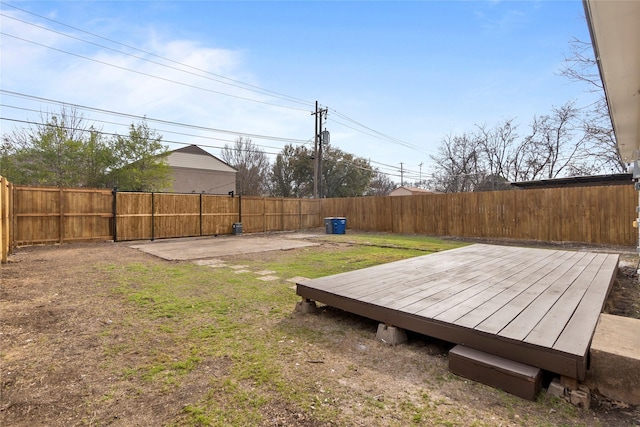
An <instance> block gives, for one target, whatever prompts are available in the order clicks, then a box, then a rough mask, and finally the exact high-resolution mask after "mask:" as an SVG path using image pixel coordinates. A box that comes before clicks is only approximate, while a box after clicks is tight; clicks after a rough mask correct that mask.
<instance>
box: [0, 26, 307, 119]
mask: <svg viewBox="0 0 640 427" xmlns="http://www.w3.org/2000/svg"><path fill="white" fill-rule="evenodd" d="M0 35H3V36H6V37H12V38H14V39H17V40H21V41H23V42H26V43H31V44H34V45H36V46H40V47H44V48H46V49H51V50H54V51H56V52H61V53H64V54H67V55H71V56H75V57H77V58H81V59H86V60H87V61H91V62H95V63H97V64H101V65H106V66H108V67H113V68H117V69H119V70H123V71H128V72H130V73H134V74H139V75H141V76H145V77H151V78H153V79H157V80H162V81H165V82H168V83H173V84H177V85H180V86H185V87H188V88H191V89H198V90H202V91H205V92H210V93H215V94H217V95H223V96H228V97H231V98H236V99H241V100H243V101H250V102H257V103H259V104H264V105H269V106H272V107H279V108H287V109H290V110H296V111H304V112H308V110H304V109H302V108H297V107H288V106H286V105H279V104H274V103H271V102H266V101H259V100H257V99H253V98H247V97H244V96H238V95H232V94H230V93H225V92H220V91H218V90H213V89H207V88H203V87H200V86H196V85H192V84H189V83H184V82H179V81H177V80H173V79H168V78H166V77H160V76H156V75H154V74H150V73H145V72H143V71H138V70H132V69H131V68H127V67H122V66H120V65H115V64H111V63H109V62H106V61H101V60H99V59H94V58H89V57H88V56H84V55H80V54H78V53H73V52H69V51H67V50H64V49H58V48H56V47H52V46H47V45H46V44H43V43H39V42H35V41H33V40H28V39H25V38H24V37H20V36H16V35H13V34H9V33H5V32H4V31H0Z"/></svg>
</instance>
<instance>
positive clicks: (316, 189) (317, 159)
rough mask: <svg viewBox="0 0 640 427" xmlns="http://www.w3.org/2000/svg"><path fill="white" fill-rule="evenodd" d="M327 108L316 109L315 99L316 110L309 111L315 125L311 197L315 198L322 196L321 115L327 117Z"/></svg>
mask: <svg viewBox="0 0 640 427" xmlns="http://www.w3.org/2000/svg"><path fill="white" fill-rule="evenodd" d="M328 111H329V109H328V108H324V109H322V110H318V101H316V111H315V112H314V113H311V115H313V116H315V119H316V123H315V124H316V127H315V137H314V141H315V142H314V150H313V198H314V199H317V198H318V196H320V197H322V144H323V141H322V115H323V114H324V116H325V118H326V117H327V113H328Z"/></svg>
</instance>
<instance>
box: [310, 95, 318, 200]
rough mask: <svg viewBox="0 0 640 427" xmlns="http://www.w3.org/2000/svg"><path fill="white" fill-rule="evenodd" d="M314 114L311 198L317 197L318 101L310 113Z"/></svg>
mask: <svg viewBox="0 0 640 427" xmlns="http://www.w3.org/2000/svg"><path fill="white" fill-rule="evenodd" d="M311 115H312V116H315V117H314V119H315V125H316V128H315V133H314V138H313V198H314V199H317V198H318V101H316V112H315V113H311Z"/></svg>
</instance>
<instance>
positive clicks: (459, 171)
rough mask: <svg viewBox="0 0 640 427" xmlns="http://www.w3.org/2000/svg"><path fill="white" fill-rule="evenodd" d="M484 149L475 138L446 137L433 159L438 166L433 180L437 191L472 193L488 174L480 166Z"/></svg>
mask: <svg viewBox="0 0 640 427" xmlns="http://www.w3.org/2000/svg"><path fill="white" fill-rule="evenodd" d="M481 152H482V147H481V146H480V145H479V140H478V138H475V137H474V136H473V135H468V134H462V135H460V136H454V135H448V136H446V137H445V138H444V139H443V140H442V142H441V144H440V147H438V152H437V154H435V155H433V156H431V159H432V160H433V161H434V162H435V164H436V165H437V169H436V171H435V172H434V173H433V174H432V177H431V181H432V182H431V186H432V187H433V188H434V189H435V190H436V191H442V192H445V193H456V192H462V191H473V190H474V188H475V186H476V184H477V183H478V182H480V181H482V180H483V179H484V177H485V176H486V171H485V170H484V166H483V165H482V164H481Z"/></svg>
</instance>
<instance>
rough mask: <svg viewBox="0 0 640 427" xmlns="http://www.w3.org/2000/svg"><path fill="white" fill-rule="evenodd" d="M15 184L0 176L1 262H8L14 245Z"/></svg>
mask: <svg viewBox="0 0 640 427" xmlns="http://www.w3.org/2000/svg"><path fill="white" fill-rule="evenodd" d="M12 218H13V184H11V183H10V182H9V181H8V180H7V179H6V178H4V177H2V176H0V263H6V262H7V257H8V256H9V254H10V253H11V249H12V247H13V244H12V242H13V229H12V227H11V225H12V224H11V223H12V221H11V219H12Z"/></svg>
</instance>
